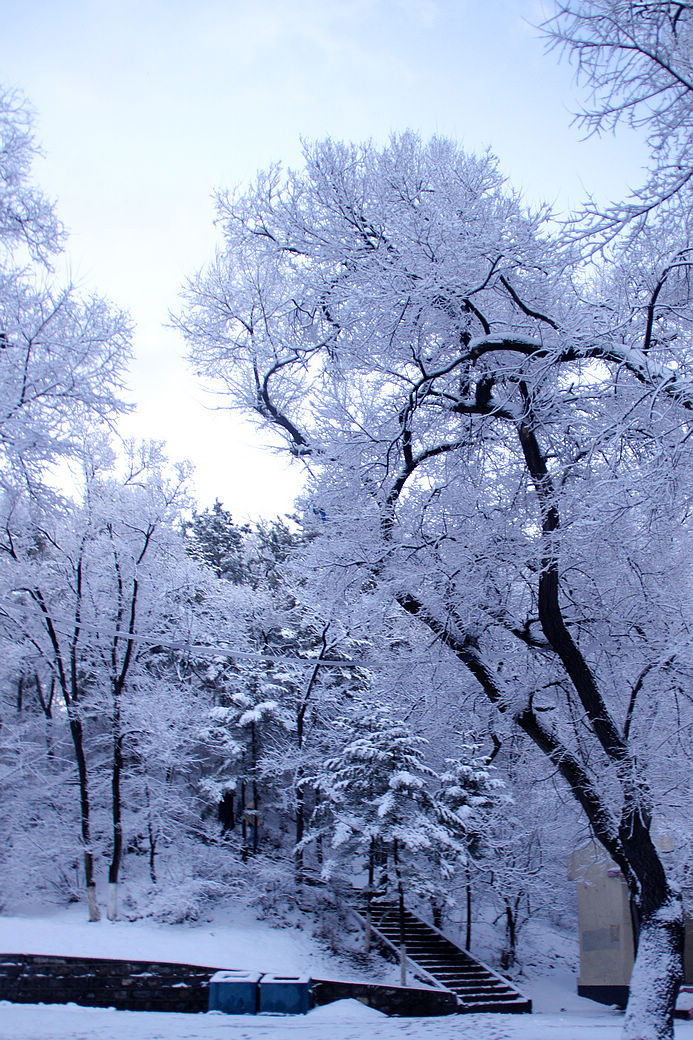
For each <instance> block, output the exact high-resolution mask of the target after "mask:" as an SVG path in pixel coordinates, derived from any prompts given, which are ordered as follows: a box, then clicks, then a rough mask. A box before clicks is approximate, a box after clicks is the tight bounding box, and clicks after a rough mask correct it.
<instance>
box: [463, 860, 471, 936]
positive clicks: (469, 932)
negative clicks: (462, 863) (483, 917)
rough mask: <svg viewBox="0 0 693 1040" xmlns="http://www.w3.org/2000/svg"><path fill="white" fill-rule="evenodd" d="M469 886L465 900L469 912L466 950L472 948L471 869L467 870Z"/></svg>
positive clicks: (466, 889)
mask: <svg viewBox="0 0 693 1040" xmlns="http://www.w3.org/2000/svg"><path fill="white" fill-rule="evenodd" d="M466 875H467V884H466V886H465V898H466V910H467V921H466V933H465V937H464V948H465V950H471V948H472V883H471V881H470V880H469V868H467V870H466Z"/></svg>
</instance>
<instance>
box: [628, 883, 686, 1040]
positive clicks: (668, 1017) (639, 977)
mask: <svg viewBox="0 0 693 1040" xmlns="http://www.w3.org/2000/svg"><path fill="white" fill-rule="evenodd" d="M682 921H683V913H682V907H681V901H680V900H676V899H671V900H669V901H668V902H667V903H665V904H664V906H663V907H661V908H660V910H658V911H657V912H656V913H655V914H653V915H652V917H651V918H650V919H649V921H643V922H642V924H641V927H640V936H639V939H638V952H637V956H636V958H635V965H634V966H633V974H632V975H631V979H630V997H629V1000H628V1007H627V1008H626V1018H625V1022H624V1026H623V1040H673V1037H674V1019H673V1007H674V1001H675V999H676V993H677V991H678V988H679V986H680V984H681V982H682V981H683V942H682V932H683V925H682Z"/></svg>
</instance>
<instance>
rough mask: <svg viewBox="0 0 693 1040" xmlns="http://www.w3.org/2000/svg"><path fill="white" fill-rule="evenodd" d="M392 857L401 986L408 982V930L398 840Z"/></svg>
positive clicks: (393, 845) (393, 848) (393, 847)
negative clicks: (397, 919)
mask: <svg viewBox="0 0 693 1040" xmlns="http://www.w3.org/2000/svg"><path fill="white" fill-rule="evenodd" d="M392 858H393V860H394V867H395V876H396V877H397V905H398V912H399V981H400V985H401V986H406V984H407V930H406V918H405V916H404V885H403V883H402V875H401V872H400V869H399V857H398V848H397V841H396V840H395V841H394V842H393V844H392Z"/></svg>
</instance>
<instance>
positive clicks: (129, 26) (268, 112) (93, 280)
mask: <svg viewBox="0 0 693 1040" xmlns="http://www.w3.org/2000/svg"><path fill="white" fill-rule="evenodd" d="M550 9H551V2H550V0H546V2H542V0H254V3H252V4H251V3H250V2H249V0H243V2H241V0H195V2H194V3H193V2H192V0H187V2H186V0H0V25H1V26H2V30H1V32H2V35H1V37H0V39H1V49H0V54H2V66H1V72H0V82H2V83H3V84H4V85H5V86H11V87H16V88H19V89H20V90H22V91H23V92H24V94H25V95H26V96H27V97H28V98H29V100H30V101H31V103H32V105H33V107H34V109H35V112H36V117H37V136H38V139H39V141H40V143H41V145H42V147H43V150H44V153H45V155H44V157H43V159H42V160H41V161H40V162H39V163H37V166H36V177H37V179H38V180H39V182H40V184H41V186H42V187H43V188H44V190H45V191H46V192H47V193H48V194H49V195H50V196H51V197H53V198H54V199H55V200H56V202H57V209H58V213H59V215H60V217H61V219H62V220H63V221H64V223H65V224H66V225H67V227H68V229H69V231H70V236H71V237H70V241H69V244H68V256H69V259H70V270H71V276H72V278H73V279H74V280H75V281H76V283H77V284H78V285H80V286H81V287H82V288H83V289H84V290H85V291H89V290H92V289H95V290H97V291H99V292H100V293H102V294H104V295H106V296H108V297H109V298H110V299H112V300H113V301H114V302H115V303H116V304H118V305H119V306H121V307H123V308H125V309H127V310H129V312H130V313H131V315H132V317H133V319H134V321H135V322H136V326H137V330H136V334H135V349H136V354H137V359H136V363H135V365H134V367H133V369H132V373H131V379H130V384H131V388H132V399H133V401H135V402H136V403H137V411H136V413H135V414H134V415H133V416H132V417H131V418H130V419H129V420H128V422H127V424H126V429H127V432H129V433H132V434H136V435H137V436H147V437H157V438H160V439H165V440H166V441H167V442H168V445H169V454H170V455H171V457H174V458H180V457H183V456H187V457H190V458H192V459H193V461H194V462H195V463H196V465H197V489H198V495H199V500H200V502H201V504H202V505H208V504H211V502H213V500H214V498H215V496H218V497H220V498H221V499H223V501H224V503H225V505H226V506H227V507H228V508H230V509H231V510H232V511H233V513H234V515H235V516H236V517H237V518H238V519H242V518H244V517H246V516H253V515H257V514H259V513H262V514H264V515H265V516H271V515H273V514H275V513H278V512H283V511H285V510H287V509H289V508H290V503H291V500H292V497H293V494H294V493H295V490H296V489H297V487H298V484H299V479H298V470H297V468H294V469H292V468H291V467H290V466H289V464H288V463H287V462H285V460H284V459H283V457H279V456H277V455H273V454H271V453H268V452H265V451H262V450H261V449H260V447H259V445H260V443H261V439H260V438H258V437H257V436H256V435H255V434H254V433H253V431H251V430H250V429H249V428H247V427H244V426H242V425H241V424H239V423H238V422H237V421H235V420H233V419H232V418H231V417H230V416H228V415H227V414H225V413H223V412H219V411H214V410H210V406H211V405H212V404H213V403H214V402H213V401H212V400H211V399H210V398H209V396H208V395H205V393H204V392H203V391H202V390H201V389H200V388H199V387H198V386H197V385H196V383H195V380H194V377H193V375H192V373H191V372H190V370H189V369H188V368H187V366H186V363H185V358H184V344H183V342H182V340H181V338H180V336H179V335H178V334H177V333H176V332H175V331H173V330H171V329H168V328H166V327H165V322H166V321H167V315H168V312H169V310H171V309H175V308H176V307H177V297H178V293H179V289H180V286H181V284H182V283H183V281H184V279H185V278H186V276H188V275H190V274H192V273H193V272H194V271H195V270H196V269H197V268H199V267H200V266H202V265H203V264H204V263H205V262H206V260H208V259H209V258H211V256H212V253H213V250H214V244H215V240H216V239H215V231H214V228H213V216H214V213H213V207H212V203H211V194H212V192H213V191H214V189H215V188H219V187H224V186H232V185H235V184H238V183H242V182H244V181H246V180H248V179H249V178H250V177H251V176H252V175H253V173H254V171H255V170H257V169H258V168H260V167H263V166H266V165H267V164H268V163H270V162H273V161H275V160H282V161H284V162H286V163H287V164H288V165H297V164H299V163H300V156H301V150H300V142H301V139H302V138H308V139H312V138H322V137H325V136H327V135H330V136H332V137H335V138H339V139H348V140H364V139H366V138H371V139H374V140H375V141H378V142H381V141H382V142H384V141H385V140H386V139H387V137H388V136H389V134H390V133H391V132H392V131H402V130H405V129H413V130H416V131H418V132H419V133H420V134H421V135H422V137H424V138H427V137H430V136H431V135H432V134H442V135H445V136H448V137H452V138H454V139H456V140H457V141H458V142H460V143H461V144H462V145H463V146H464V147H465V148H467V149H469V150H471V151H478V150H481V149H484V148H487V147H490V148H491V149H492V150H493V151H494V152H496V153H497V154H498V155H499V156H500V159H501V166H502V169H503V170H504V172H505V174H506V175H507V177H508V179H509V181H510V182H511V184H512V185H513V186H514V187H516V188H518V189H521V190H522V191H523V192H524V193H525V195H526V196H527V198H528V199H529V200H530V201H532V202H540V201H548V202H551V203H552V204H554V205H555V206H556V207H557V209H558V210H564V211H565V210H566V209H568V208H569V207H570V206H575V205H577V204H579V202H580V200H581V199H583V198H584V196H585V194H586V193H587V192H590V193H592V194H594V195H596V196H597V197H598V198H601V199H603V200H606V199H608V198H618V197H621V196H623V195H624V194H625V192H626V190H627V188H628V187H629V186H632V185H634V184H636V183H637V182H638V181H639V179H640V177H639V171H640V168H641V166H642V164H643V162H644V161H645V152H644V149H643V147H642V145H641V144H640V142H639V141H638V140H637V139H636V138H634V137H633V136H632V135H631V134H629V133H628V132H623V133H621V134H620V135H619V137H618V138H617V139H614V138H612V137H607V138H604V139H596V140H589V141H583V140H581V134H580V131H579V129H577V128H576V127H575V126H571V112H572V111H574V110H575V109H576V108H577V107H578V105H579V98H580V96H581V94H580V91H579V89H578V88H577V87H576V86H575V84H574V82H573V74H572V70H571V68H570V67H569V66H568V65H567V63H565V62H564V63H563V64H559V63H558V60H557V57H556V56H555V55H547V54H546V53H545V48H544V43H543V41H542V40H541V38H540V35H539V33H538V32H537V30H536V29H535V28H534V27H533V26H534V25H537V24H538V23H539V22H541V20H542V17H543V15H544V14H545V13H547V12H548V11H550ZM294 467H298V463H294Z"/></svg>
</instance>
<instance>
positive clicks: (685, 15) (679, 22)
mask: <svg viewBox="0 0 693 1040" xmlns="http://www.w3.org/2000/svg"><path fill="white" fill-rule="evenodd" d="M544 29H545V31H546V33H547V35H548V38H549V40H550V42H551V44H552V45H553V46H554V47H555V48H557V49H559V50H560V51H561V52H567V54H568V56H569V57H570V59H571V61H574V62H575V65H576V69H577V76H578V80H579V82H581V83H583V84H584V85H585V86H587V87H588V89H589V91H590V100H589V103H588V104H587V105H586V106H585V109H584V110H583V111H582V112H581V113H580V115H579V117H578V121H579V123H580V125H581V126H583V127H584V128H585V129H586V130H587V131H588V132H589V133H601V132H603V131H608V130H611V129H613V128H615V127H617V126H618V125H619V124H625V125H627V126H630V127H632V128H634V129H635V130H638V131H641V130H643V129H644V130H645V132H646V134H647V143H648V145H649V147H650V152H651V156H652V165H651V168H650V171H649V176H648V177H647V179H646V181H645V183H644V184H643V185H642V187H641V188H639V189H638V190H637V191H635V192H634V193H633V194H632V196H631V197H630V198H628V199H627V200H626V201H625V202H622V203H615V204H613V205H611V206H609V207H606V208H600V207H599V206H598V205H597V204H595V203H593V202H592V203H590V204H589V206H588V207H587V216H588V218H589V219H588V222H587V227H588V228H589V238H588V239H587V242H588V244H592V245H595V244H596V243H597V242H604V241H609V240H610V239H612V238H613V237H614V236H615V235H617V234H619V232H620V231H622V230H623V229H624V227H625V228H628V229H629V231H630V233H631V234H632V235H633V236H635V237H637V235H639V234H640V233H641V232H642V231H643V229H644V228H645V227H646V226H647V225H648V224H651V223H652V221H653V220H654V221H655V222H657V221H661V220H662V219H665V220H671V219H672V218H673V220H674V221H681V220H683V221H684V223H685V225H686V226H687V227H688V228H690V220H691V214H692V212H693V9H692V8H691V5H690V4H689V3H687V2H682V0H557V2H556V4H555V12H554V14H553V16H552V17H551V18H550V19H549V20H548V21H547V22H546V23H545V25H544ZM584 233H585V232H584V224H583V225H582V228H581V234H583V235H584Z"/></svg>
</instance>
